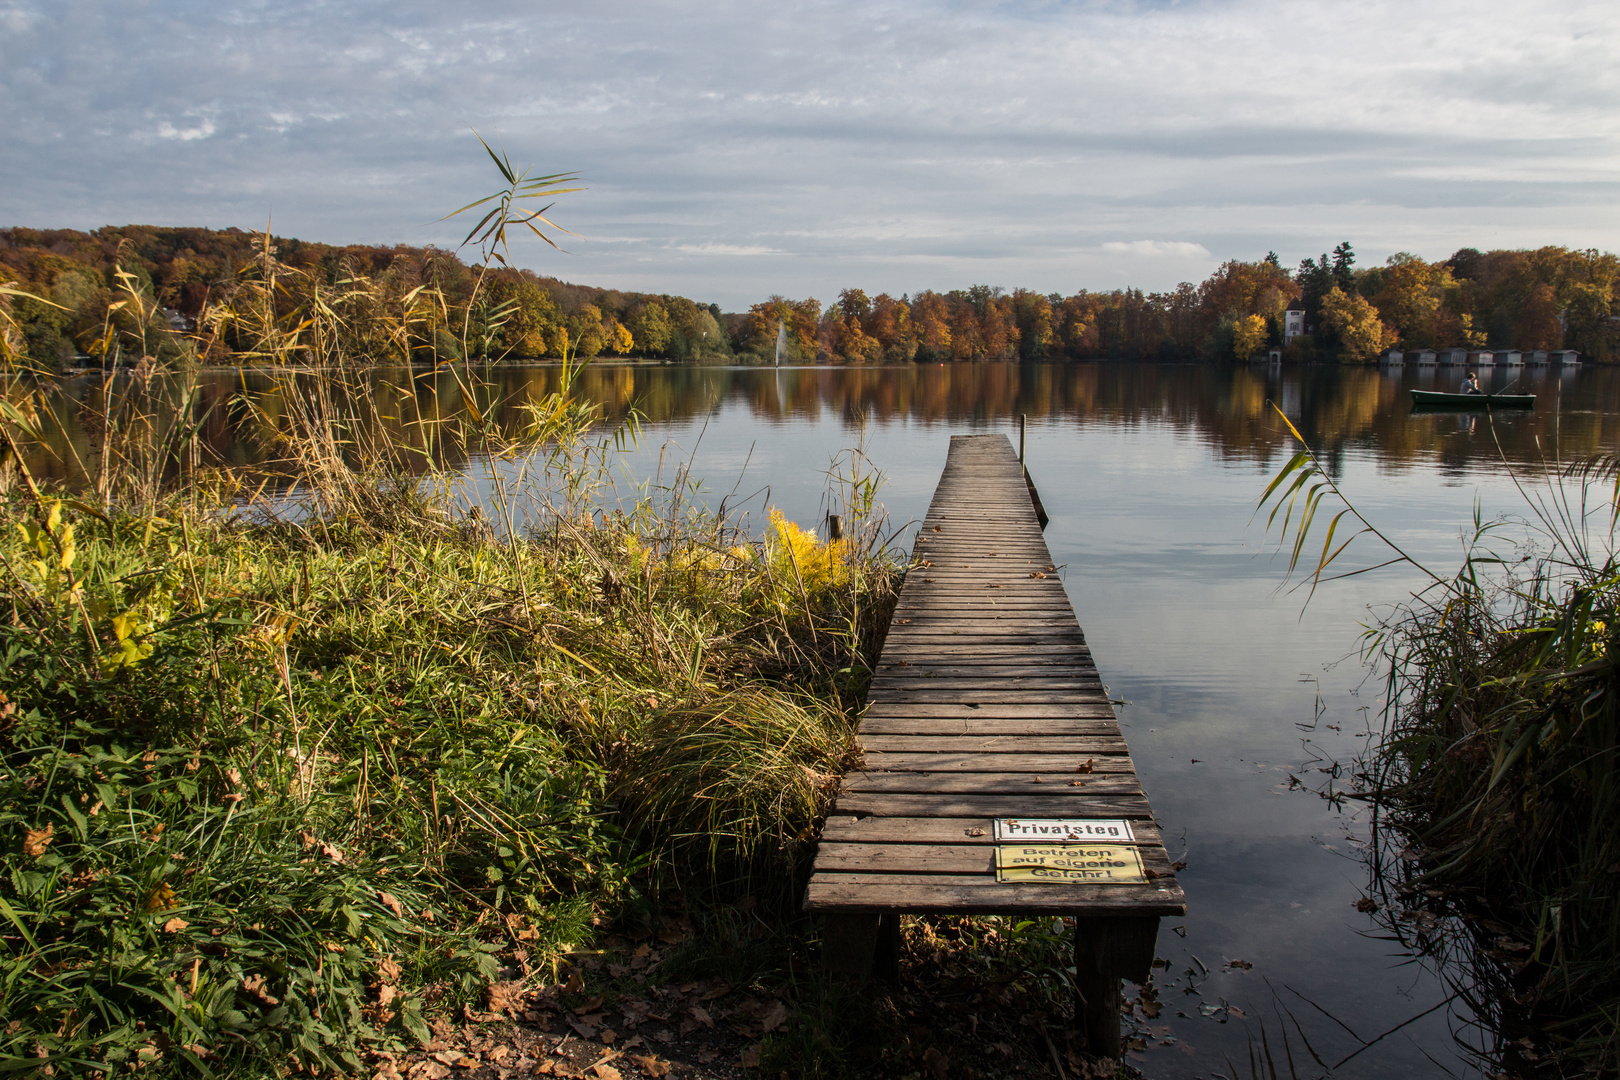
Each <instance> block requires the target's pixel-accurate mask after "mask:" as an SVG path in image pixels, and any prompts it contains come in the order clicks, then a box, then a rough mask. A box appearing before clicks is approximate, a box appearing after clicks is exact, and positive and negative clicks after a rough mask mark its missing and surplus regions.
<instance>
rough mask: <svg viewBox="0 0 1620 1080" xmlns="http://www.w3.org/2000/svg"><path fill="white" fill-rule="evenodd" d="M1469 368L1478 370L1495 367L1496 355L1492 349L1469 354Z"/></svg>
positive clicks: (1476, 350) (1478, 350)
mask: <svg viewBox="0 0 1620 1080" xmlns="http://www.w3.org/2000/svg"><path fill="white" fill-rule="evenodd" d="M1468 366H1469V367H1477V368H1482V367H1495V366H1496V353H1494V352H1492V351H1491V350H1490V349H1475V350H1474V351H1473V352H1471V353H1469V354H1468Z"/></svg>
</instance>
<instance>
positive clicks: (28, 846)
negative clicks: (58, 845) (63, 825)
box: [23, 825, 56, 859]
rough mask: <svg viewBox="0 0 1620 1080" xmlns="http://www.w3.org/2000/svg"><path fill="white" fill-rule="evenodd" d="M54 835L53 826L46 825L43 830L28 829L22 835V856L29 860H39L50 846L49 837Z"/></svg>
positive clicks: (54, 828)
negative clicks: (27, 857)
mask: <svg viewBox="0 0 1620 1080" xmlns="http://www.w3.org/2000/svg"><path fill="white" fill-rule="evenodd" d="M55 834H56V826H55V825H47V826H45V827H44V828H43V829H29V830H28V832H27V833H25V834H24V835H23V854H24V855H27V856H29V857H30V858H34V859H37V858H39V857H40V856H41V855H43V854H45V849H46V848H48V847H50V846H51V837H52V836H54V835H55Z"/></svg>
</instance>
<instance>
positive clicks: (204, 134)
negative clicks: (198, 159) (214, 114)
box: [157, 120, 218, 142]
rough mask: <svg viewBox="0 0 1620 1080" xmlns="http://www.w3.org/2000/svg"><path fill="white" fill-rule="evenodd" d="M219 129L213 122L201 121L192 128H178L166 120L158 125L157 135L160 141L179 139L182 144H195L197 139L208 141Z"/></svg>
mask: <svg viewBox="0 0 1620 1080" xmlns="http://www.w3.org/2000/svg"><path fill="white" fill-rule="evenodd" d="M216 130H218V129H217V128H215V127H214V122H213V121H212V120H200V121H198V122H197V123H196V124H195V125H194V126H192V127H184V128H177V127H175V126H174V125H173V124H171V123H169V121H167V120H165V121H163V122H162V123H161V124H159V125H158V128H157V133H158V138H160V139H179V140H180V141H181V142H195V141H196V140H197V139H206V138H208V137H209V136H210V135H212V134H213V133H214V132H215V131H216Z"/></svg>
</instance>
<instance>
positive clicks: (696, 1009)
mask: <svg viewBox="0 0 1620 1080" xmlns="http://www.w3.org/2000/svg"><path fill="white" fill-rule="evenodd" d="M686 1011H687V1012H688V1013H690V1014H691V1016H692V1019H694V1020H696V1021H697V1022H698V1023H700V1024H702V1025H703V1026H704V1027H706V1028H712V1027H714V1017H712V1016H710V1015H709V1010H707V1009H705V1008H704V1007H703V1006H701V1005H694V1006H692V1007H691V1008H690V1009H687V1010H686Z"/></svg>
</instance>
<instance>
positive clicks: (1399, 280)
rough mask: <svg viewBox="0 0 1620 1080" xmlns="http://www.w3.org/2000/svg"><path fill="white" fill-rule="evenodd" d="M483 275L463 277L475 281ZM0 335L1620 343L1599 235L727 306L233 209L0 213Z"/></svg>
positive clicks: (1241, 352) (966, 346)
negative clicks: (1116, 282) (163, 221)
mask: <svg viewBox="0 0 1620 1080" xmlns="http://www.w3.org/2000/svg"><path fill="white" fill-rule="evenodd" d="M480 281H481V282H482V284H481V285H480V284H479V282H480ZM0 285H8V286H10V287H11V288H14V289H18V290H21V291H22V292H26V293H29V294H31V295H32V297H39V298H42V299H44V300H48V301H49V303H41V302H40V301H39V300H36V299H32V298H31V297H26V296H17V297H5V296H0V304H3V303H7V302H8V301H9V308H8V309H0V315H4V316H6V317H5V318H0V331H3V340H0V353H3V354H5V355H6V356H7V357H8V358H12V359H14V360H23V361H27V362H31V363H33V364H35V365H39V366H43V367H67V366H73V365H75V364H82V363H85V362H86V361H85V359H84V358H86V357H88V358H91V360H92V361H93V359H94V358H95V357H97V356H100V355H109V354H110V345H111V343H112V342H113V341H114V340H115V339H116V341H117V342H118V343H119V344H120V345H121V347H122V349H123V351H124V352H125V353H129V352H131V351H133V352H134V354H135V355H137V356H139V355H144V354H148V353H150V354H153V355H156V356H158V358H159V359H164V358H166V357H172V356H175V355H179V354H182V353H184V354H190V355H195V356H196V357H197V358H198V359H200V360H202V361H204V362H210V363H228V364H251V363H254V362H255V361H259V360H265V359H268V358H275V359H277V360H282V361H284V360H285V359H286V358H288V357H296V358H297V359H300V360H304V361H307V362H310V363H330V362H353V361H361V360H365V361H371V362H390V361H417V362H422V361H434V362H443V361H448V360H457V359H479V360H503V359H542V358H558V357H561V356H563V355H564V353H565V352H566V353H567V354H568V355H573V356H579V357H584V358H590V357H597V356H624V357H647V358H658V359H665V360H673V361H691V362H705V361H737V362H745V363H746V362H759V361H763V360H769V359H771V358H772V357H773V356H774V353H775V346H776V338H777V328H778V325H779V324H782V325H785V326H786V327H787V331H788V341H789V352H790V354H791V357H792V359H794V360H796V361H811V360H814V361H820V362H831V363H878V362H906V361H917V362H940V361H956V360H1086V359H1099V358H1107V359H1127V360H1207V361H1217V360H1227V359H1236V360H1245V359H1249V358H1250V357H1252V356H1255V355H1257V354H1261V353H1264V352H1265V351H1266V350H1268V349H1270V348H1273V347H1280V346H1281V345H1282V341H1283V335H1282V329H1283V316H1284V313H1285V312H1286V311H1288V310H1290V309H1302V310H1304V311H1305V312H1306V317H1305V324H1306V327H1307V330H1308V333H1307V334H1306V335H1305V336H1303V337H1301V338H1297V339H1295V340H1294V341H1292V342H1291V343H1290V344H1289V345H1288V346H1287V348H1286V349H1285V351H1284V355H1285V357H1286V358H1287V359H1290V360H1296V361H1337V362H1343V363H1367V362H1370V361H1372V360H1373V359H1375V358H1376V357H1377V355H1378V354H1379V353H1380V352H1382V351H1383V350H1385V349H1388V348H1391V347H1395V346H1401V347H1406V348H1423V347H1430V348H1440V347H1446V346H1463V347H1468V348H1517V349H1558V348H1571V349H1577V350H1579V351H1580V352H1581V354H1582V355H1583V356H1584V357H1586V358H1587V359H1590V360H1595V361H1599V362H1603V361H1612V360H1614V359H1616V358H1617V357H1620V315H1617V314H1616V311H1617V299H1620V298H1617V296H1616V289H1617V288H1620V258H1617V257H1616V256H1615V255H1612V254H1609V253H1606V252H1600V251H1597V250H1595V249H1586V250H1574V249H1570V248H1563V247H1543V248H1538V249H1535V250H1519V251H1478V250H1476V249H1473V248H1463V249H1461V250H1459V251H1457V252H1456V253H1454V254H1453V255H1451V256H1450V257H1449V258H1447V259H1445V260H1443V261H1440V262H1427V261H1425V260H1423V259H1421V258H1418V257H1416V256H1413V255H1409V254H1406V253H1400V254H1396V255H1393V256H1391V257H1390V258H1389V259H1388V260H1387V261H1386V262H1385V264H1384V265H1382V266H1369V267H1358V266H1357V265H1356V256H1355V252H1354V251H1353V249H1352V248H1351V245H1350V244H1349V243H1343V244H1340V245H1339V246H1338V247H1336V248H1335V249H1334V250H1333V252H1332V253H1331V254H1323V255H1322V256H1321V258H1320V259H1315V258H1311V259H1305V260H1304V261H1303V262H1301V263H1300V265H1299V266H1298V267H1297V268H1294V269H1289V268H1286V267H1284V266H1283V265H1282V264H1281V261H1280V260H1279V259H1278V258H1277V257H1276V255H1274V254H1268V255H1267V256H1266V257H1264V258H1261V259H1259V260H1256V261H1254V262H1243V261H1238V260H1232V261H1229V262H1226V263H1223V264H1222V265H1221V266H1220V267H1219V268H1218V269H1217V270H1216V271H1215V272H1214V273H1213V274H1211V275H1210V277H1209V278H1207V279H1206V280H1204V281H1203V282H1201V283H1199V284H1197V285H1194V284H1192V283H1191V282H1183V283H1182V284H1181V285H1180V286H1178V287H1177V288H1176V289H1175V290H1173V291H1170V292H1151V293H1150V292H1144V291H1142V290H1140V289H1116V290H1112V291H1107V292H1090V291H1086V290H1080V291H1078V292H1076V293H1074V294H1073V295H1072V296H1063V295H1062V294H1060V293H1049V294H1043V293H1038V292H1034V291H1031V290H1029V289H1022V288H1015V289H1013V290H1012V291H1010V292H1009V291H1007V290H1005V289H1003V288H1001V287H993V286H988V285H975V286H972V287H971V288H967V289H955V290H951V291H948V292H935V291H932V290H922V291H919V292H916V293H908V294H906V295H903V296H900V297H898V298H896V297H893V296H890V295H889V294H887V293H879V294H877V295H876V296H868V295H867V293H866V292H865V291H863V290H862V289H859V288H847V289H844V290H843V291H842V292H840V293H839V295H838V298H837V299H836V300H835V301H833V302H832V303H830V304H827V305H826V306H823V305H822V303H821V302H820V301H818V300H816V299H814V298H807V299H803V300H793V299H789V298H786V297H783V296H779V295H778V296H771V297H770V298H768V299H766V300H763V301H761V302H760V303H757V304H755V305H753V306H752V308H750V310H748V311H747V312H729V313H728V312H722V311H721V310H720V308H719V306H718V305H716V304H704V303H700V302H697V301H694V300H690V299H688V298H686V297H682V296H673V295H669V294H652V293H636V292H624V291H621V290H617V289H601V288H593V287H591V286H587V285H576V284H570V283H568V282H564V281H561V280H558V279H557V278H554V277H545V276H541V275H538V274H535V273H533V272H531V271H528V270H519V269H513V268H509V267H504V266H501V267H495V266H492V267H487V268H486V267H483V266H480V265H478V264H476V263H475V264H468V263H467V262H464V261H463V260H462V259H461V258H460V257H459V256H458V255H457V253H455V252H452V251H446V250H442V249H438V248H434V247H407V246H404V245H398V246H395V247H371V246H363V245H349V246H335V245H330V244H320V243H313V242H308V241H303V240H297V239H291V238H286V237H275V236H268V235H266V234H264V233H257V232H250V231H245V230H241V229H223V230H219V229H203V228H166V227H165V228H160V227H156V226H146V225H128V226H122V227H114V226H107V227H104V228H101V229H97V230H95V231H94V232H89V233H87V232H79V231H77V230H72V229H28V228H10V229H0Z"/></svg>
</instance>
